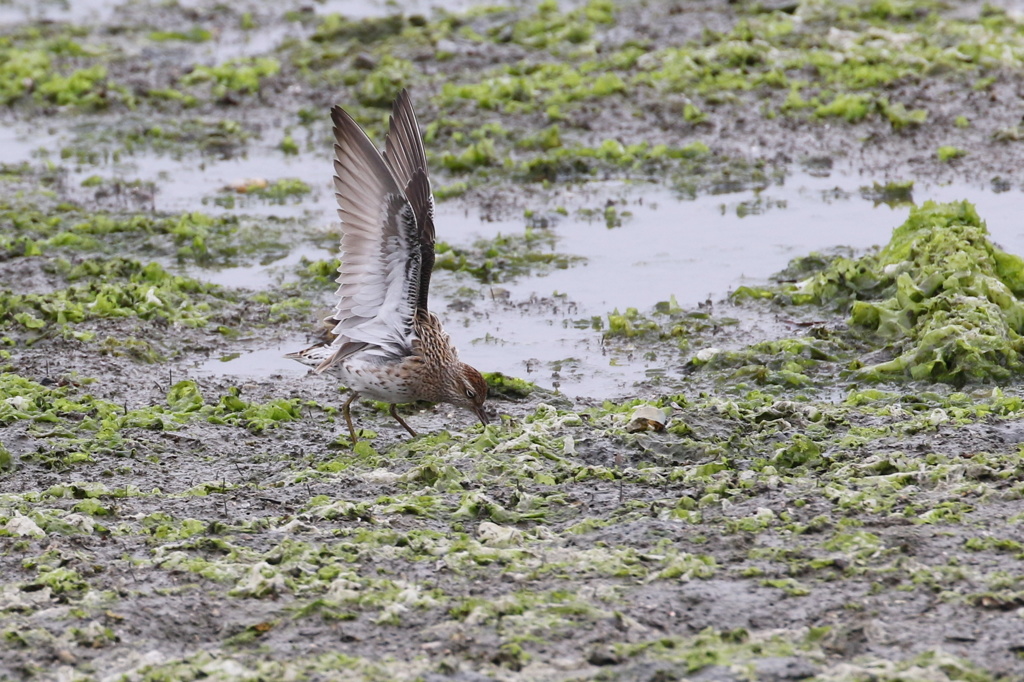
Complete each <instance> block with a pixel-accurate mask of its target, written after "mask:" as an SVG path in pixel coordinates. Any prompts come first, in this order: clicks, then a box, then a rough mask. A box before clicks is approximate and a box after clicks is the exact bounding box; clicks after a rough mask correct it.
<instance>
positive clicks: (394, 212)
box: [316, 107, 422, 372]
mask: <svg viewBox="0 0 1024 682" xmlns="http://www.w3.org/2000/svg"><path fill="white" fill-rule="evenodd" d="M331 118H332V120H333V121H334V135H335V139H336V140H337V143H336V144H335V145H334V150H335V160H334V171H335V177H334V187H335V191H336V196H337V199H338V215H339V217H340V218H341V232H342V235H341V267H339V268H338V272H339V274H338V279H337V282H338V290H337V296H338V303H337V305H336V306H335V308H334V312H333V314H332V315H331V317H329V318H328V320H329V321H330V322H332V323H334V324H335V326H334V329H333V332H334V334H336V335H337V338H336V339H335V340H334V343H333V344H332V345H333V346H334V347H335V348H336V349H337V351H336V352H335V353H334V354H333V355H332V356H331V357H330V358H328V359H327V360H325V361H324V362H322V363H321V364H320V365H319V366H318V367H317V369H316V371H317V372H322V371H324V370H326V369H328V368H330V367H331V366H332V365H334V364H336V363H337V362H339V361H340V360H342V359H343V358H344V357H346V356H347V355H349V354H350V353H351V352H352V350H351V349H353V348H355V349H358V350H361V351H362V352H366V353H375V354H379V355H382V356H397V357H401V356H403V355H408V354H409V353H411V352H412V345H413V339H412V338H411V336H412V334H411V332H412V319H413V315H414V314H415V306H416V303H417V301H418V299H419V287H420V281H421V277H420V269H421V260H422V254H421V249H420V245H419V235H420V229H419V226H418V224H417V221H416V214H415V211H414V208H413V206H412V205H411V204H410V202H409V200H408V199H407V198H406V196H405V193H404V191H403V188H402V187H401V186H400V185H399V182H398V180H397V179H396V178H395V175H394V171H393V170H392V168H391V166H390V165H389V164H388V163H387V162H386V161H385V160H384V158H383V157H382V156H381V154H380V152H379V151H378V150H377V148H376V147H374V146H373V143H372V142H371V141H370V139H369V138H368V137H367V136H366V133H364V132H363V130H362V129H361V128H360V127H359V124H357V123H356V122H355V121H354V120H353V119H352V117H351V116H349V115H348V113H347V112H345V111H344V110H343V109H341V108H340V107H334V108H333V109H332V110H331Z"/></svg>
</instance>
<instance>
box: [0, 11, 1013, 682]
mask: <svg viewBox="0 0 1024 682" xmlns="http://www.w3.org/2000/svg"><path fill="white" fill-rule="evenodd" d="M105 16H106V18H105V19H104V20H103V21H102V23H100V24H99V25H77V24H70V23H67V22H61V21H57V22H36V23H32V22H25V23H22V24H17V25H9V26H6V27H4V29H3V30H2V36H0V99H2V100H3V104H4V111H3V113H2V116H3V118H4V123H5V125H7V126H9V129H10V130H13V131H15V134H14V136H13V138H12V139H14V138H17V139H19V140H21V141H24V140H26V139H27V140H33V139H35V138H36V137H37V136H38V137H39V138H40V140H41V141H40V143H39V147H40V148H39V149H37V150H36V151H35V152H34V153H32V154H30V155H29V156H28V158H25V159H24V160H20V159H19V160H18V161H17V162H14V161H11V162H10V163H6V164H5V165H3V166H2V167H0V283H2V284H0V363H2V365H3V374H2V375H0V429H2V430H0V575H3V581H2V583H0V635H2V636H0V678H2V679H12V680H13V679H32V678H37V679H60V680H77V679H97V680H100V679H103V680H107V679H127V680H184V679H232V680H233V679H367V680H381V681H384V680H433V681H437V680H449V679H450V680H462V681H470V680H483V679H508V680H512V679H523V680H585V679H594V680H651V681H654V680H676V679H692V680H702V681H705V682H710V681H716V682H717V681H723V682H724V681H726V680H802V679H819V680H868V679H870V680H897V679H900V680H926V679H927V680H994V679H1006V680H1010V679H1021V678H1022V677H1024V659H1022V658H1021V656H1022V652H1024V622H1022V620H1021V614H1022V613H1024V612H1022V611H1021V609H1022V607H1024V589H1022V587H1021V580H1022V571H1021V565H1022V564H1021V558H1022V556H1024V530H1022V520H1024V505H1022V503H1021V496H1022V491H1024V484H1022V482H1021V477H1022V474H1024V463H1022V459H1021V451H1022V450H1021V442H1022V441H1024V426H1021V421H1020V419H1021V417H1022V415H1024V398H1022V397H1021V391H1020V390H1019V388H1018V386H1017V383H1018V380H1019V376H1020V372H1021V361H1020V359H1019V358H1020V352H1021V350H1022V348H1021V336H1020V334H1021V332H1022V331H1024V309H1022V307H1021V305H1020V303H1019V302H1018V301H1019V297H1020V296H1022V295H1024V267H1022V264H1021V262H1020V261H1019V259H1015V258H1014V257H1013V256H1010V255H1008V254H1004V253H1003V252H1001V251H999V250H998V248H997V247H995V246H993V245H991V244H990V243H989V242H988V240H987V236H986V234H985V231H984V227H983V225H982V221H983V218H984V216H980V219H979V217H978V216H977V215H976V214H974V213H973V209H972V208H971V207H970V206H969V205H962V204H951V205H947V206H934V205H930V206H925V205H922V206H921V207H919V209H917V210H916V211H915V212H914V214H913V215H912V218H911V220H909V221H908V223H907V224H906V225H905V226H903V227H901V228H900V230H899V231H898V232H897V233H896V234H895V235H894V239H893V242H892V243H891V244H890V245H888V246H887V247H886V248H885V250H883V251H882V252H880V253H877V254H868V255H866V256H858V255H856V254H853V255H848V256H846V257H811V258H807V259H802V260H801V261H800V262H798V263H795V264H794V265H793V267H792V268H791V269H790V271H787V273H783V274H782V275H780V277H779V281H777V282H775V283H771V284H769V285H767V286H765V287H762V288H745V289H743V290H741V291H738V292H736V295H735V296H734V297H732V298H730V299H729V300H725V301H716V302H713V304H712V305H711V306H710V307H701V308H699V309H694V310H690V309H684V308H681V307H679V306H678V305H677V304H675V303H674V301H666V302H665V303H664V304H663V305H659V306H658V307H657V308H656V309H655V310H648V311H632V312H628V313H623V314H609V315H608V316H607V317H606V318H605V319H602V320H599V321H597V322H595V323H594V326H595V327H596V328H595V330H594V334H595V335H598V334H603V335H605V337H606V343H607V344H608V347H609V349H611V350H610V352H620V353H635V354H642V355H643V354H646V355H648V356H650V357H655V358H658V359H659V360H661V361H663V362H664V364H665V366H666V367H671V368H674V369H676V370H678V372H677V374H678V376H679V377H681V378H678V379H666V378H664V377H662V378H658V377H652V378H650V379H648V380H647V381H645V382H641V383H639V384H637V386H636V387H635V390H633V391H632V392H631V394H630V395H600V396H589V397H586V398H578V397H568V396H565V395H560V394H557V393H552V392H549V391H545V390H543V389H540V388H535V387H533V386H531V385H530V384H529V383H527V382H524V381H521V380H516V379H515V378H509V377H500V376H493V375H492V376H489V377H488V379H489V381H490V383H491V385H492V394H493V398H492V402H491V405H492V409H493V411H494V413H495V415H496V416H497V419H496V422H497V423H495V424H492V425H491V426H488V427H486V428H483V427H481V426H480V425H479V424H474V423H473V421H472V419H471V418H470V417H469V415H467V414H459V413H453V412H451V411H450V410H449V409H448V408H446V407H443V406H442V407H437V408H434V407H430V406H425V405H419V406H408V407H405V408H403V412H404V414H405V415H406V418H407V420H408V421H409V422H410V423H412V424H413V425H414V426H415V427H416V428H418V429H419V430H420V432H421V433H422V434H424V435H421V436H420V437H419V438H415V439H410V438H409V437H408V436H407V434H405V432H404V431H402V430H401V429H400V428H399V427H398V426H397V425H396V424H394V423H393V421H392V420H390V418H389V417H388V416H387V413H386V406H382V405H378V404H373V403H362V404H360V405H358V406H357V409H356V413H357V414H356V417H357V420H358V422H359V424H360V426H361V427H362V428H363V429H364V440H363V441H362V442H360V443H359V444H358V445H357V446H356V447H354V448H353V447H351V444H349V443H348V439H347V435H346V434H345V429H344V427H343V422H342V420H341V418H340V414H339V411H338V406H339V405H340V404H341V402H342V401H343V400H344V399H345V396H344V393H343V392H340V391H339V389H338V387H337V386H335V385H334V384H332V383H331V382H330V381H326V380H319V379H312V378H294V377H285V376H267V377H264V378H262V379H254V380H252V381H248V382H244V383H239V382H237V381H233V380H229V379H227V378H218V377H216V376H213V377H211V376H209V375H197V374H196V373H195V372H194V368H195V366H196V364H197V362H200V361H202V360H204V359H205V358H207V357H210V356H213V357H216V356H218V355H223V354H230V353H233V352H241V350H242V349H245V348H250V347H253V345H254V344H256V343H257V342H258V343H262V344H265V345H266V346H267V347H269V346H272V345H273V344H274V343H275V342H276V341H280V340H281V339H286V338H291V337H293V336H294V335H295V334H296V330H307V329H309V330H311V329H312V328H313V326H314V324H315V322H314V320H315V310H316V309H317V308H318V307H319V306H322V305H323V304H324V303H326V302H329V291H330V284H329V282H330V279H331V276H332V270H333V268H334V267H335V266H336V263H335V262H331V261H312V262H311V261H303V262H302V263H300V264H299V265H297V266H295V268H294V269H293V271H292V272H291V273H289V276H288V277H282V278H280V279H278V280H275V281H268V282H267V283H266V286H265V287H262V288H260V289H258V290H252V289H239V288H233V287H230V286H218V285H213V284H210V283H208V282H207V281H205V280H204V279H203V271H204V269H206V268H210V267H212V266H224V265H228V266H232V265H244V264H247V263H253V262H260V261H270V260H273V259H275V258H280V257H281V255H282V254H286V253H288V252H289V251H290V250H291V249H294V248H298V247H300V246H302V245H303V244H309V243H320V242H321V241H322V240H323V239H331V237H330V236H329V235H328V236H326V237H325V230H324V227H325V225H327V224H328V223H329V220H330V219H329V217H326V216H324V215H321V214H319V213H312V214H305V213H301V212H298V211H294V210H293V211H291V212H285V211H284V210H283V209H282V216H281V217H279V218H273V219H271V218H267V217H265V216H266V214H267V213H274V210H267V208H268V207H271V208H272V207H275V206H285V205H287V206H290V207H295V206H296V205H299V206H301V205H302V202H303V201H304V200H306V198H308V197H309V195H311V194H314V195H315V194H316V193H317V192H322V191H325V188H326V184H327V179H326V178H325V179H324V187H310V186H308V185H307V184H304V183H302V182H297V181H295V180H294V179H289V178H280V177H276V176H275V174H274V169H273V167H270V168H268V170H267V172H266V178H267V180H268V182H267V184H266V186H264V185H263V184H262V183H255V184H249V185H246V186H243V187H236V188H229V189H224V188H221V187H208V188H197V193H196V197H195V202H194V205H189V206H187V207H185V209H184V210H181V211H177V212H172V211H168V210H165V209H161V208H160V206H161V201H162V199H161V186H160V183H159V182H153V181H152V180H147V179H140V178H137V177H132V175H131V173H130V170H129V171H125V170H124V168H125V167H127V168H129V169H130V165H129V166H123V165H121V164H124V163H125V162H126V161H130V160H131V159H132V158H133V156H136V155H148V156H147V158H157V159H161V160H163V161H165V162H167V163H169V164H171V167H172V169H173V163H172V162H174V161H181V163H182V164H183V166H182V168H184V167H185V165H184V164H188V163H194V162H195V161H196V160H197V159H198V160H202V159H204V158H210V159H223V158H233V157H237V156H246V155H252V156H257V155H266V156H267V157H268V158H269V159H271V160H272V159H273V158H275V155H279V156H278V157H277V158H285V157H286V156H288V157H290V156H296V155H297V156H299V157H302V155H308V156H309V158H310V160H311V163H320V162H321V161H322V157H323V155H324V154H325V153H327V150H328V149H329V145H330V131H329V124H328V121H327V117H326V114H325V112H326V110H327V107H328V106H329V105H330V104H333V103H337V102H340V103H346V104H347V105H348V106H349V108H350V109H351V111H352V112H353V114H354V115H356V117H357V118H358V119H359V120H360V122H361V123H363V124H365V125H367V127H368V128H369V129H370V131H371V133H372V134H373V135H375V136H376V138H377V139H380V132H381V131H382V130H383V125H384V122H385V121H386V114H387V108H388V106H389V103H390V100H391V98H392V97H393V95H394V93H395V92H397V90H398V89H399V88H400V87H403V86H410V87H412V88H413V91H414V93H415V97H416V102H417V107H418V110H419V114H420V117H421V122H422V123H423V125H424V127H425V130H426V133H427V141H428V149H429V155H430V162H431V165H432V167H431V171H432V173H433V174H434V176H435V189H436V191H437V193H438V196H439V197H442V198H444V199H446V200H448V201H461V202H464V203H465V206H466V208H467V210H469V211H475V212H479V213H480V214H482V215H517V214H524V216H525V218H526V221H527V222H528V221H530V220H534V219H535V218H536V217H537V216H543V215H544V213H545V211H548V210H550V207H552V206H558V207H559V208H561V209H563V210H564V211H566V212H570V213H571V212H574V211H579V210H590V211H593V210H599V211H602V212H607V211H608V210H609V208H611V214H610V215H606V217H608V218H609V221H610V222H611V221H613V219H614V207H608V206H605V205H603V204H599V205H596V206H577V205H573V204H571V203H569V202H570V200H569V199H567V198H566V197H571V196H572V191H571V190H572V188H573V187H575V186H578V184H579V183H586V182H588V181H589V180H592V179H614V180H622V181H629V182H637V181H641V182H657V183H664V184H667V185H670V186H672V187H674V188H675V189H677V190H678V191H679V192H680V193H682V194H683V195H690V196H693V195H696V194H699V193H702V192H708V191H728V190H730V189H740V188H749V187H757V186H759V185H760V184H764V183H767V182H773V181H779V179H780V178H784V177H785V175H786V173H788V172H791V171H794V170H797V169H803V170H808V171H811V172H815V173H821V174H827V173H829V172H831V169H833V168H844V169H847V170H859V169H863V170H865V171H870V172H871V173H873V174H884V175H885V176H887V177H889V178H891V180H892V182H891V183H890V184H888V185H885V186H875V187H872V188H869V189H868V190H866V191H870V192H874V193H875V194H876V195H877V198H878V200H879V201H889V202H909V201H912V200H914V199H917V200H918V201H923V199H925V198H926V197H915V196H914V195H913V187H912V182H911V181H913V180H914V179H920V178H927V179H929V180H938V181H942V180H952V179H960V180H963V179H966V180H969V181H970V182H975V183H981V184H985V185H990V186H991V187H992V188H993V189H995V190H997V191H1011V192H1020V191H1021V186H1022V183H1024V170H1022V169H1024V145H1022V144H1021V143H1020V141H1019V140H1020V139H1022V137H1024V133H1021V131H1020V129H1019V127H1018V126H1019V123H1020V108H1019V103H1020V101H1021V100H1020V97H1021V92H1020V89H1021V83H1022V82H1024V79H1022V78H1021V76H1022V73H1024V63H1022V59H1024V23H1022V22H1021V20H1020V18H1018V17H1016V16H1013V15H1009V14H1007V13H1006V12H1004V11H1002V10H1000V9H999V8H998V7H997V6H993V5H992V4H984V5H983V4H982V3H975V2H963V3H954V4H953V6H947V5H944V4H942V3H936V2H926V1H916V0H889V1H885V2H882V1H874V2H862V1H855V2H841V3H840V2H832V1H830V0H815V1H807V2H791V3H775V2H724V1H723V2H677V3H672V2H665V3H661V2H659V3H643V4H641V3H636V4H634V3H622V6H621V7H620V6H616V5H613V4H612V3H608V2H602V1H600V0H591V2H589V3H586V4H576V5H573V6H568V5H566V6H559V5H558V4H557V3H555V2H544V3H541V4H540V5H539V6H533V5H529V6H523V7H518V6H517V7H513V8H485V9H480V10H474V11H472V12H469V13H466V14H445V13H438V14H436V15H430V16H388V17H384V18H381V19H374V20H367V21H362V22H350V21H347V20H346V19H344V18H343V17H340V16H337V15H331V14H330V13H329V12H328V11H327V10H324V9H323V8H320V7H319V6H317V5H308V6H307V5H300V4H294V5H290V4H289V3H287V2H286V3H275V4H274V6H273V7H272V6H270V5H269V4H267V3H245V2H241V3H230V5H225V4H221V3H212V2H211V3H197V4H196V6H193V7H190V8H181V7H179V6H177V5H176V4H173V3H170V4H169V3H162V2H161V3H157V2H153V3H151V2H145V1H141V2H130V3H126V4H125V5H123V6H121V7H119V8H117V9H116V10H115V11H113V12H112V13H110V14H109V15H105ZM271 166H272V164H271ZM182 172H185V171H184V170H183V171H182ZM174 177H175V171H174V170H170V171H168V175H167V176H166V179H167V181H168V182H171V181H172V180H173V179H174ZM242 189H244V190H245V193H244V194H242V193H240V190H242ZM253 207H259V209H260V212H261V215H255V213H257V212H256V211H255V209H254V208H253ZM154 208H156V210H155V211H154ZM893 227H894V228H896V227H898V226H897V225H893ZM622 229H628V225H626V226H625V227H624V228H622ZM823 229H826V228H825V227H824V226H823ZM441 238H442V239H443V235H442V236H441ZM530 243H531V242H530V239H528V238H526V237H524V238H523V239H522V240H518V241H516V240H511V241H510V240H507V239H506V240H505V241H503V242H501V243H496V244H494V245H493V247H492V248H483V247H472V246H470V245H458V244H456V245H452V246H451V247H446V248H450V249H451V251H450V253H449V255H448V256H445V257H444V258H442V257H441V256H439V263H441V262H445V263H447V265H446V267H448V268H449V269H451V270H453V271H455V275H454V276H455V277H457V278H458V280H457V281H459V282H462V284H463V286H462V287H461V288H459V289H457V290H454V291H453V293H452V295H451V296H449V297H448V298H447V299H441V300H437V299H435V304H434V305H435V309H437V310H439V311H446V310H447V311H449V313H450V314H454V311H457V312H458V314H463V315H486V314H487V313H488V310H489V308H488V306H491V305H498V304H497V303H495V302H494V301H492V300H489V299H488V297H486V296H485V295H484V294H483V293H482V291H483V289H484V287H483V285H484V284H488V283H490V282H493V281H495V280H496V279H500V278H501V277H502V276H503V275H502V273H503V272H507V273H514V275H515V276H528V275H529V273H530V272H532V271H535V270H538V269H542V268H544V267H551V266H552V263H551V259H550V258H532V257H531V253H530ZM837 246H839V245H837ZM181 267H187V268H188V269H189V270H188V272H190V273H192V274H193V275H194V276H193V277H187V276H184V275H182V274H180V272H181V271H180V268H181ZM505 276H513V275H512V274H507V275H505ZM664 286H665V287H666V288H669V287H670V286H671V283H665V285H664ZM668 293H671V291H666V296H667V294H668ZM677 293H682V292H677ZM449 313H446V314H449ZM758 316H760V318H761V319H764V320H770V321H771V322H772V325H771V326H770V327H771V328H772V329H780V328H781V329H783V330H784V333H782V334H780V335H776V337H775V338H758V337H757V336H756V334H752V333H751V331H750V329H751V328H750V327H749V326H746V327H744V326H742V325H737V324H735V321H736V320H737V319H740V318H743V319H750V318H752V317H753V318H757V317H758ZM586 323H587V321H582V322H581V324H586ZM755 329H756V327H755ZM553 333H557V327H554V328H553ZM464 354H465V355H466V359H467V360H470V361H471V360H472V358H471V357H469V356H470V353H469V352H468V351H467V350H466V349H464ZM481 369H483V370H486V369H487V368H486V367H484V368H481ZM651 408H656V409H657V410H658V411H657V412H652V411H651ZM663 425H664V428H662V426H663Z"/></svg>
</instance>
